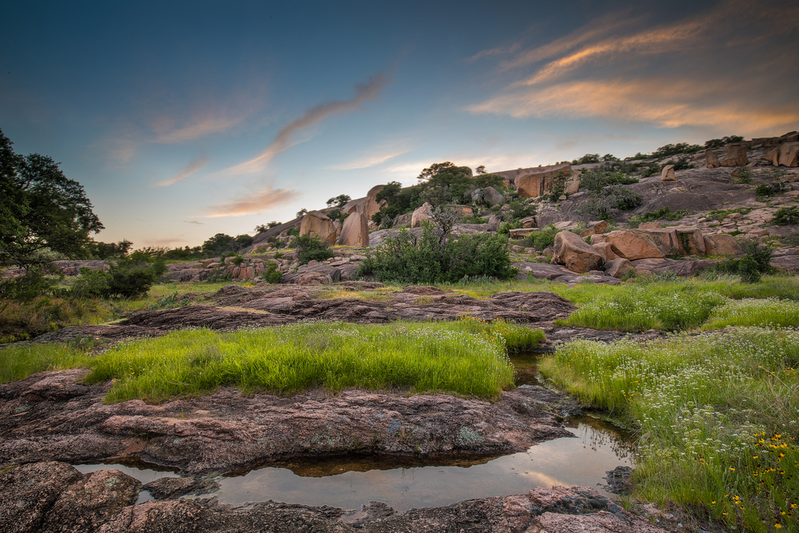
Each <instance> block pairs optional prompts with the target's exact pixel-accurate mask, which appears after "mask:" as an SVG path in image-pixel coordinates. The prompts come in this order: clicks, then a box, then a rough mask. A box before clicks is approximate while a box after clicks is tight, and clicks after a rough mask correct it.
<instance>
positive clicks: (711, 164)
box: [705, 148, 721, 168]
mask: <svg viewBox="0 0 799 533" xmlns="http://www.w3.org/2000/svg"><path fill="white" fill-rule="evenodd" d="M705 161H706V162H707V168H719V167H720V166H721V164H720V163H719V158H718V157H716V153H715V152H714V151H713V150H711V149H710V148H708V149H707V150H705Z"/></svg>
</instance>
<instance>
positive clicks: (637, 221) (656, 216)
mask: <svg viewBox="0 0 799 533" xmlns="http://www.w3.org/2000/svg"><path fill="white" fill-rule="evenodd" d="M687 215H688V211H686V210H684V209H679V210H677V211H672V210H671V208H670V207H669V206H665V207H661V208H660V209H658V210H657V211H647V212H646V214H644V215H640V216H633V217H630V220H629V221H628V223H627V224H628V226H629V227H631V228H637V227H638V226H640V225H641V224H643V223H644V222H654V221H656V220H680V219H681V218H683V217H685V216H687Z"/></svg>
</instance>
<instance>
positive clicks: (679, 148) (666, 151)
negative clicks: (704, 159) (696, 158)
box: [652, 143, 702, 159]
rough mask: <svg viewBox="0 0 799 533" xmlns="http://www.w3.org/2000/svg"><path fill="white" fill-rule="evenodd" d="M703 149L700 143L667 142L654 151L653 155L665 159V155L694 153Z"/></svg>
mask: <svg viewBox="0 0 799 533" xmlns="http://www.w3.org/2000/svg"><path fill="white" fill-rule="evenodd" d="M701 149H702V147H701V146H699V145H698V144H688V143H677V144H666V145H664V146H661V147H660V148H658V149H657V150H655V151H654V152H652V157H655V158H657V159H663V158H664V157H669V156H672V155H678V154H694V153H696V152H698V151H700V150H701Z"/></svg>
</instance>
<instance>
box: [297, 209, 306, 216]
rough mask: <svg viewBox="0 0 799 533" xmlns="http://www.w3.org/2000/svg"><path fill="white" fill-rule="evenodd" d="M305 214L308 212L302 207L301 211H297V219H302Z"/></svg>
mask: <svg viewBox="0 0 799 533" xmlns="http://www.w3.org/2000/svg"><path fill="white" fill-rule="evenodd" d="M307 214H308V210H307V209H305V208H304V207H303V208H302V209H300V210H299V211H297V218H300V217H304V216H305V215H307Z"/></svg>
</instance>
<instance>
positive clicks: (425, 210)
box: [411, 202, 433, 228]
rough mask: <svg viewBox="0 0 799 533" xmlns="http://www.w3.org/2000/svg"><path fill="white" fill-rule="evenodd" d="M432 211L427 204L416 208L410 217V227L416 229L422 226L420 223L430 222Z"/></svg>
mask: <svg viewBox="0 0 799 533" xmlns="http://www.w3.org/2000/svg"><path fill="white" fill-rule="evenodd" d="M432 211H433V207H432V206H431V205H430V204H429V203H427V202H425V203H424V204H422V206H421V207H417V208H416V210H415V211H414V212H413V215H412V216H411V227H412V228H418V227H420V226H421V225H422V222H424V221H425V220H430V216H431V215H432Z"/></svg>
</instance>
